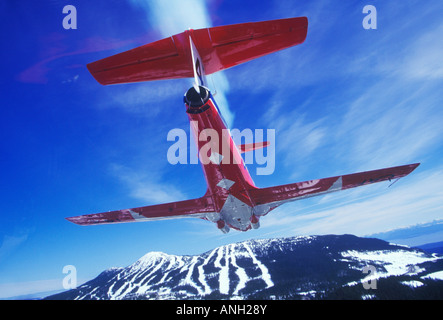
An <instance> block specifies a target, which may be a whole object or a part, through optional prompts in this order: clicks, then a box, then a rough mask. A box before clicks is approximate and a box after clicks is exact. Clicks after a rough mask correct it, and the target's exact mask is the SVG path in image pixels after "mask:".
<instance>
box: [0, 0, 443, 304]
mask: <svg viewBox="0 0 443 320" xmlns="http://www.w3.org/2000/svg"><path fill="white" fill-rule="evenodd" d="M185 2H186V1H163V0H162V1H148V0H146V1H109V0H107V1H93V2H91V1H57V0H52V1H48V0H47V1H39V2H31V1H12V0H7V1H2V2H1V3H0V27H1V30H2V40H3V47H2V50H1V53H0V57H1V59H0V61H1V62H0V63H1V70H2V73H1V78H0V79H1V80H0V81H1V82H0V83H1V86H2V89H1V91H0V97H1V101H2V107H1V108H0V112H1V117H0V119H1V121H2V126H1V140H0V141H1V142H0V146H1V147H0V148H1V158H2V168H3V170H2V181H3V184H2V185H3V187H2V196H1V207H2V214H1V216H0V298H5V297H7V296H12V295H18V294H25V293H30V292H34V291H45V290H53V289H56V288H59V287H61V283H62V280H63V277H64V276H65V275H64V274H63V273H62V270H63V267H64V266H66V265H74V266H75V267H76V269H77V275H78V277H79V282H81V281H82V280H83V281H84V280H88V279H91V278H93V277H95V276H96V275H97V274H98V273H99V272H101V271H102V270H104V269H106V268H109V267H112V266H126V265H129V264H130V263H132V262H134V261H135V260H137V259H138V258H139V257H141V256H143V255H144V254H145V253H147V252H149V251H163V252H166V253H170V254H197V253H202V252H205V251H207V250H210V249H212V248H214V247H216V246H219V245H223V244H227V243H231V242H236V241H241V240H245V239H250V238H267V237H283V236H294V235H308V234H309V235H313V234H330V233H335V234H343V233H350V234H356V235H360V236H364V235H370V234H374V233H381V232H387V231H390V230H396V229H399V228H402V229H401V230H403V231H404V230H408V229H416V227H417V226H420V225H425V226H427V228H425V230H426V233H425V234H420V235H419V236H417V235H416V234H415V236H414V237H415V242H416V243H413V242H414V241H412V240H411V238H410V237H409V238H408V237H407V236H404V238H405V239H406V238H408V240H407V241H406V240H405V239H398V240H399V241H403V240H404V242H405V243H407V242H408V241H409V242H410V243H412V244H418V242H422V243H425V242H431V241H441V240H443V239H442V237H443V234H442V232H441V228H440V229H439V228H428V226H429V225H436V226H441V218H442V212H443V208H442V207H443V205H442V204H443V201H442V199H443V164H442V161H441V158H442V151H443V125H441V123H442V121H443V108H441V106H442V101H443V91H442V90H441V88H442V87H443V59H442V57H443V42H442V41H441V38H442V36H443V23H442V21H441V17H440V14H439V13H440V12H442V9H443V3H442V2H441V1H437V0H434V1H428V2H426V5H424V4H423V2H422V1H402V2H399V1H393V0H390V1H376V0H374V1H353V2H352V3H350V2H349V3H348V2H346V3H344V2H341V1H340V2H339V1H293V0H279V1H267V2H264V1H243V0H242V1H231V0H208V1H202V0H193V1H189V2H188V3H187V5H186V6H185V5H184V3H185ZM165 3H167V4H165ZM67 4H71V5H74V6H75V7H76V8H77V15H78V29H76V30H65V29H63V26H62V21H63V18H64V16H65V15H63V14H62V9H63V7H64V6H65V5H67ZM367 4H372V5H374V6H375V7H376V8H377V29H376V30H365V29H364V28H363V27H362V20H363V18H364V16H365V14H363V13H362V9H363V7H364V6H365V5H367ZM295 16H307V17H308V19H309V30H308V36H307V39H306V41H305V43H304V44H302V45H300V46H297V47H294V48H291V49H288V50H285V51H282V52H279V53H275V54H272V55H269V56H266V57H263V58H260V59H258V60H255V61H252V62H249V63H247V64H244V65H241V66H237V67H235V68H232V69H229V70H226V71H224V72H223V73H219V74H217V75H216V76H214V77H212V78H213V79H212V80H210V84H211V83H212V85H213V86H214V88H211V89H213V90H216V91H217V95H216V96H215V98H216V100H217V102H218V104H219V105H220V107H222V109H223V111H222V112H223V114H224V115H225V117H226V118H227V120H228V122H229V123H230V124H231V128H238V129H240V130H242V129H244V128H251V129H256V128H258V129H268V128H270V129H275V130H276V169H275V172H274V173H273V174H272V175H269V176H257V175H255V174H254V172H255V166H254V165H250V166H249V171H250V172H251V174H252V175H253V179H254V181H255V182H256V185H257V186H259V187H265V186H271V185H279V184H285V183H290V182H296V181H303V180H309V179H315V178H322V177H328V176H334V175H339V174H347V173H353V172H357V171H365V170H371V169H377V168H382V167H387V166H395V165H402V164H407V163H414V162H421V163H422V165H421V166H420V167H419V168H418V169H417V170H416V171H414V173H413V174H411V175H410V176H408V177H407V178H405V179H401V180H400V181H398V182H397V183H396V184H394V185H393V186H392V187H390V188H388V185H389V184H381V185H373V186H368V187H364V188H358V189H355V190H350V191H346V192H342V193H336V194H331V195H328V196H325V197H319V198H312V199H308V200H304V201H298V202H294V203H291V204H287V205H285V206H282V207H280V208H278V209H277V210H275V211H273V212H271V213H270V214H269V215H268V216H266V217H265V218H263V219H262V220H261V225H262V227H261V229H259V230H253V231H249V232H246V233H240V232H235V231H234V232H231V233H229V234H228V235H223V234H221V233H220V232H219V231H218V230H217V228H216V227H215V225H213V224H212V223H209V222H206V221H202V220H197V219H195V220H193V219H180V220H169V221H157V222H149V223H136V224H121V225H107V226H92V227H80V226H77V225H74V224H71V223H69V222H67V221H66V220H65V219H64V218H65V217H69V216H75V215H80V214H87V213H94V212H102V211H108V210H114V209H123V208H130V207H136V206H144V205H149V204H155V203H162V202H167V201H176V200H183V199H188V198H195V197H199V196H201V195H203V193H204V192H205V191H206V186H205V181H204V177H203V173H202V170H201V167H200V165H198V164H189V165H176V166H173V165H170V164H169V163H168V161H167V158H166V155H167V150H168V148H169V147H170V146H171V144H172V143H171V142H168V141H167V134H168V132H169V130H171V129H174V128H183V129H185V130H187V131H189V124H188V121H187V116H186V114H185V112H184V110H185V109H184V106H183V104H182V95H183V93H184V92H185V91H186V90H187V89H188V87H189V86H190V85H191V83H192V82H191V80H190V79H183V80H174V81H159V82H151V83H149V82H147V83H141V84H128V85H118V86H109V87H104V86H101V85H99V84H98V83H97V82H96V81H95V80H94V79H93V78H92V76H91V75H90V74H89V73H88V71H87V69H86V67H85V65H86V64H87V63H89V62H92V61H95V60H98V59H100V58H103V57H106V56H109V55H112V54H115V53H118V52H121V51H125V50H128V49H131V48H134V47H136V46H139V45H142V44H145V43H148V42H152V41H155V40H158V39H161V38H164V37H166V36H169V35H171V34H174V33H179V32H182V31H184V30H185V29H187V28H194V29H195V28H201V27H208V26H218V25H224V24H232V23H241V22H248V21H261V20H269V19H278V18H287V17H295ZM429 230H431V231H429Z"/></svg>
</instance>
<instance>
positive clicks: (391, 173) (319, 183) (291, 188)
mask: <svg viewBox="0 0 443 320" xmlns="http://www.w3.org/2000/svg"><path fill="white" fill-rule="evenodd" d="M418 166H419V163H415V164H409V165H404V166H399V167H392V168H385V169H379V170H373V171H366V172H359V173H353V174H348V175H343V176H337V177H331V178H323V179H317V180H310V181H304V182H297V183H291V184H286V185H281V186H276V187H269V188H260V189H251V190H250V197H251V198H252V200H253V201H254V202H255V204H256V205H257V206H260V205H266V206H269V207H273V208H275V207H277V206H279V205H280V204H283V203H285V202H288V201H295V200H299V199H304V198H309V197H314V196H319V195H323V194H326V193H330V192H336V191H340V190H346V189H351V188H355V187H360V186H364V185H368V184H371V183H376V182H381V181H387V180H389V181H392V180H396V179H399V178H402V177H404V176H407V175H408V174H410V173H411V172H412V171H413V170H414V169H415V168H417V167H418Z"/></svg>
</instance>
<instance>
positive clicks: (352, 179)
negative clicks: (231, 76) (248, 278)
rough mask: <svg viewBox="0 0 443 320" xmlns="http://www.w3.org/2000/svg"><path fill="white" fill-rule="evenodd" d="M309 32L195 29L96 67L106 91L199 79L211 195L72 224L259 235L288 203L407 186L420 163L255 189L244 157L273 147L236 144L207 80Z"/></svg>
mask: <svg viewBox="0 0 443 320" xmlns="http://www.w3.org/2000/svg"><path fill="white" fill-rule="evenodd" d="M307 28H308V20H307V18H306V17H299V18H290V19H279V20H271V21H263V22H252V23H241V24H234V25H227V26H220V27H212V28H206V29H198V30H192V29H190V30H187V31H185V32H183V33H179V34H176V35H174V36H172V37H169V38H165V39H163V40H159V41H156V42H153V43H149V44H146V45H144V46H141V47H137V48H135V49H132V50H129V51H126V52H123V53H120V54H116V55H114V56H111V57H108V58H105V59H102V60H99V61H96V62H93V63H90V64H88V69H89V71H90V72H91V74H92V75H93V76H94V78H95V79H96V80H97V81H98V82H99V83H101V84H103V85H109V84H120V83H129V82H141V81H151V80H160V79H177V78H194V81H195V82H194V85H193V86H192V87H191V88H190V89H189V90H188V91H187V92H186V94H185V96H184V103H185V106H186V113H187V114H188V117H189V120H190V121H191V124H193V125H192V128H193V130H194V137H201V134H202V133H204V132H203V131H204V130H205V129H212V132H216V133H217V134H216V135H215V136H216V137H217V138H213V136H211V141H210V142H211V143H210V146H211V148H208V147H207V144H208V141H207V140H206V141H201V140H205V139H201V138H200V139H198V138H197V139H196V140H197V141H196V143H197V145H198V151H199V156H200V159H203V158H205V159H206V160H207V161H201V162H202V166H203V171H204V174H205V178H206V182H207V187H208V188H207V191H206V193H205V195H204V196H202V197H201V198H197V199H192V200H185V201H177V202H171V203H166V204H157V205H151V206H145V207H140V208H132V209H125V210H117V211H110V212H104V213H96V214H88V215H82V216H77V217H71V218H67V220H69V221H71V222H74V223H76V224H79V225H96V224H108V223H121V222H136V221H149V220H159V219H171V218H183V217H194V218H201V219H204V220H209V221H212V222H214V223H216V224H217V227H218V228H219V229H220V230H221V231H222V232H224V233H227V232H229V230H230V228H233V229H236V230H239V231H247V230H249V229H251V228H253V229H257V228H259V226H260V223H259V219H260V218H261V217H262V216H264V215H266V214H267V213H268V212H270V211H271V210H273V209H275V208H276V207H278V206H280V205H282V204H284V203H286V202H289V201H294V200H300V199H305V198H308V197H313V196H319V195H324V194H327V193H331V192H335V191H340V190H346V189H350V188H354V187H359V186H363V185H367V184H371V183H376V182H381V181H386V180H393V179H399V178H401V177H404V176H406V175H408V174H409V173H411V172H412V171H413V170H414V169H415V168H416V167H417V166H418V165H419V163H415V164H409V165H403V166H398V167H392V168H384V169H379V170H373V171H367V172H360V173H354V174H348V175H342V176H336V177H331V178H323V179H316V180H310V181H304V182H297V183H291V184H286V185H280V186H275V187H268V188H258V187H256V186H255V184H254V182H253V181H252V178H251V176H250V175H249V173H248V170H247V169H246V167H245V164H244V162H243V159H242V157H241V155H240V153H243V152H246V151H251V150H254V149H258V148H263V147H266V146H267V145H268V143H267V142H264V143H252V144H247V145H242V146H236V145H235V144H234V141H233V140H232V137H231V136H230V135H229V134H225V133H224V132H226V129H227V128H226V125H225V123H224V121H223V118H222V116H221V114H220V112H219V109H218V107H217V104H216V102H215V100H214V97H213V96H212V94H211V92H210V91H209V89H208V88H207V85H206V79H205V75H206V74H212V73H214V72H217V71H220V70H224V69H227V68H230V67H233V66H235V65H238V64H241V63H244V62H246V61H249V60H252V59H255V58H258V57H261V56H264V55H266V54H269V53H272V52H275V51H278V50H282V49H286V48H289V47H292V46H294V45H297V44H301V43H303V42H304V40H305V38H306V35H307ZM222 145H223V146H228V148H224V149H223V150H222V151H220V150H219V149H218V148H215V147H214V146H222ZM205 146H206V147H205Z"/></svg>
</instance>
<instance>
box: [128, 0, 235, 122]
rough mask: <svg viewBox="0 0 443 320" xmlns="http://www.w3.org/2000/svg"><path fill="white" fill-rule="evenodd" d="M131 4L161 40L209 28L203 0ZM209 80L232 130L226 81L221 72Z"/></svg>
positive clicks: (148, 0) (153, 0)
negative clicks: (143, 15) (139, 10)
mask: <svg viewBox="0 0 443 320" xmlns="http://www.w3.org/2000/svg"><path fill="white" fill-rule="evenodd" d="M131 3H132V4H133V5H134V6H136V7H138V8H141V9H142V10H144V11H145V12H146V17H147V21H148V22H149V25H150V28H152V29H156V30H158V31H159V32H160V33H161V35H162V36H163V37H170V36H172V35H174V34H177V33H181V32H183V31H185V30H188V29H201V28H208V27H211V26H212V21H211V19H210V15H209V12H208V9H207V3H206V1H204V0H172V1H164V0H132V1H131ZM209 78H210V79H212V81H209V84H208V85H209V86H210V88H209V89H211V90H217V97H216V100H217V104H218V106H219V108H220V111H221V113H222V114H223V117H224V118H225V120H226V122H227V124H228V126H229V127H231V126H232V125H233V121H234V113H233V112H232V111H231V109H230V107H229V103H228V99H227V97H226V95H227V94H228V93H229V82H228V80H227V78H226V76H225V74H224V73H223V72H218V73H217V74H215V75H211V76H209ZM189 83H190V84H191V83H192V82H191V81H190V82H189ZM211 85H213V86H214V87H215V88H212V87H211ZM152 97H156V96H155V95H153V96H152Z"/></svg>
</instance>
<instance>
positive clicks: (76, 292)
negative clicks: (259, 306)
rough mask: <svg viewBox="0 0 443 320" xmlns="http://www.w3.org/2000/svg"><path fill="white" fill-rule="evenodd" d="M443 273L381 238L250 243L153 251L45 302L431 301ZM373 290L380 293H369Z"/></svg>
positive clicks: (434, 263)
mask: <svg viewBox="0 0 443 320" xmlns="http://www.w3.org/2000/svg"><path fill="white" fill-rule="evenodd" d="M365 266H372V269H371V270H372V271H371V272H370V273H369V274H365V273H363V271H364V270H363V269H364V267H365ZM439 272H443V258H442V257H441V256H439V255H437V254H430V253H427V252H425V251H423V250H421V249H417V248H409V247H406V246H402V245H395V244H391V243H388V242H386V241H383V240H380V239H375V238H359V237H356V236H353V235H323V236H302V237H290V238H273V239H251V240H246V241H242V242H238V243H232V244H227V245H224V246H220V247H217V248H215V249H213V250H209V251H207V252H204V253H202V254H200V255H183V256H179V255H169V254H166V253H163V252H149V253H147V254H145V255H144V256H142V257H141V258H140V259H138V260H137V261H135V262H134V263H133V264H131V265H129V266H127V267H125V268H110V269H107V270H105V271H103V272H102V273H101V274H99V275H98V276H97V277H96V278H94V279H92V280H91V281H88V282H87V283H85V284H83V285H81V286H79V287H78V288H76V289H72V290H69V291H66V292H62V293H59V294H56V295H53V296H49V297H47V298H46V299H80V300H81V299H86V300H89V299H90V300H95V299H97V300H101V299H115V300H120V299H157V300H171V299H174V300H176V299H183V300H203V299H211V300H214V299H365V298H370V299H383V298H388V299H389V298H392V299H397V298H399V297H400V296H401V294H403V295H404V296H408V297H409V296H411V295H412V296H414V292H415V295H416V296H417V297H419V298H420V296H426V295H427V296H428V297H429V296H430V295H429V293H426V294H425V293H424V292H427V291H429V290H432V294H431V296H437V297H443V281H442V280H440V279H443V277H440V274H439ZM433 274H434V276H432V277H431V276H430V275H433ZM427 276H429V277H428V278H426V277H427ZM391 282H392V283H391ZM374 283H376V284H377V285H378V286H377V289H374V290H368V289H366V288H365V287H367V286H364V284H374ZM385 283H386V285H385ZM382 284H383V285H382ZM398 284H399V285H400V288H401V290H400V289H398V288H397V289H396V292H391V288H392V287H397V285H398ZM428 289H429V290H428ZM400 298H401V297H400Z"/></svg>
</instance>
